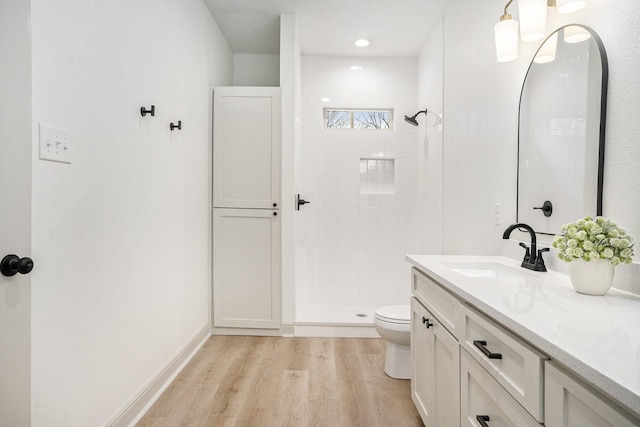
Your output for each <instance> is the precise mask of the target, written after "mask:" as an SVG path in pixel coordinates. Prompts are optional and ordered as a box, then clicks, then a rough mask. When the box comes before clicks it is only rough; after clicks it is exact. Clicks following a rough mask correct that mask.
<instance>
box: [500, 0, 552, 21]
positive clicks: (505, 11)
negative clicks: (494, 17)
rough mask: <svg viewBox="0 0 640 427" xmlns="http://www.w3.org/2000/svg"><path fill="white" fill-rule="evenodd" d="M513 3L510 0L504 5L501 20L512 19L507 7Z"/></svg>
mask: <svg viewBox="0 0 640 427" xmlns="http://www.w3.org/2000/svg"><path fill="white" fill-rule="evenodd" d="M547 1H555V0H547ZM511 3H513V0H509V2H508V3H507V4H506V5H505V7H504V15H502V16H501V17H500V20H501V21H504V20H505V19H511V15H510V14H509V12H508V11H507V9H509V6H511Z"/></svg>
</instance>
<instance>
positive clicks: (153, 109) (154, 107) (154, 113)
mask: <svg viewBox="0 0 640 427" xmlns="http://www.w3.org/2000/svg"><path fill="white" fill-rule="evenodd" d="M147 114H151V117H154V116H155V115H156V106H155V105H152V106H151V109H150V110H147V109H146V108H144V107H140V115H141V116H142V117H144V116H146V115H147Z"/></svg>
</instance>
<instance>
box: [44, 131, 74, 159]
mask: <svg viewBox="0 0 640 427" xmlns="http://www.w3.org/2000/svg"><path fill="white" fill-rule="evenodd" d="M39 131H40V159H41V160H51V161H54V162H60V163H71V153H72V150H71V145H72V138H71V134H70V133H69V132H67V131H64V130H61V129H56V128H53V127H51V126H47V125H44V124H42V123H40V124H39Z"/></svg>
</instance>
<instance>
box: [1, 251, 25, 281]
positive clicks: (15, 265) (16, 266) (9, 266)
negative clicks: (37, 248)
mask: <svg viewBox="0 0 640 427" xmlns="http://www.w3.org/2000/svg"><path fill="white" fill-rule="evenodd" d="M31 270H33V260H32V259H31V258H29V257H24V258H20V257H19V256H17V255H13V254H11V255H7V256H5V257H4V258H2V261H1V262H0V273H2V275H3V276H15V275H16V274H17V273H20V274H27V273H30V272H31Z"/></svg>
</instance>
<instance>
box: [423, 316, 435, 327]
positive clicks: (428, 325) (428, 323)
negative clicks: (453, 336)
mask: <svg viewBox="0 0 640 427" xmlns="http://www.w3.org/2000/svg"><path fill="white" fill-rule="evenodd" d="M422 323H424V325H425V326H426V327H427V329H429V327H431V326H433V323H431V322H429V319H427V318H426V317H423V318H422Z"/></svg>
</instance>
